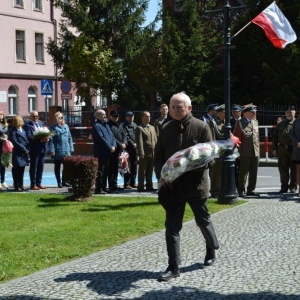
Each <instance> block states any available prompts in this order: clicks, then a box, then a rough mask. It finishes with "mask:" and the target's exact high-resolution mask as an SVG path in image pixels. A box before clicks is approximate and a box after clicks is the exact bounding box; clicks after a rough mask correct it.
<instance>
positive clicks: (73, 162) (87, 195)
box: [63, 156, 98, 201]
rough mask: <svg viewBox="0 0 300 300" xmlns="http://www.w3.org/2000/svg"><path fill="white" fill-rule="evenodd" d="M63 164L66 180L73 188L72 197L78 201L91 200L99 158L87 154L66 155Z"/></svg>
mask: <svg viewBox="0 0 300 300" xmlns="http://www.w3.org/2000/svg"><path fill="white" fill-rule="evenodd" d="M63 164H64V177H65V180H66V181H67V182H68V183H70V184H71V186H72V189H73V196H72V198H74V200H76V201H84V200H90V199H91V198H92V191H93V186H94V185H95V181H96V176H97V171H98V159H97V158H94V157H86V156H66V157H65V158H64V160H63Z"/></svg>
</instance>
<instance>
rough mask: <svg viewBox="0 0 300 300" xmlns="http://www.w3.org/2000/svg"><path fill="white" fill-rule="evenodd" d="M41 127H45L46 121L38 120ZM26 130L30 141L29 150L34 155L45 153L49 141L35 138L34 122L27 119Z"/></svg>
mask: <svg viewBox="0 0 300 300" xmlns="http://www.w3.org/2000/svg"><path fill="white" fill-rule="evenodd" d="M37 123H38V125H39V127H45V125H44V123H43V122H41V121H37ZM24 130H25V132H26V135H27V139H28V141H29V151H30V153H31V154H33V155H39V154H44V153H46V151H47V142H42V141H41V139H34V138H33V133H34V132H35V127H34V123H33V122H32V121H27V122H26V123H25V125H24Z"/></svg>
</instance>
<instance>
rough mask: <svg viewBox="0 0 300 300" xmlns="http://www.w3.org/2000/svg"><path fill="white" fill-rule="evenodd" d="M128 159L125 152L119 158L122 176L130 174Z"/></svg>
mask: <svg viewBox="0 0 300 300" xmlns="http://www.w3.org/2000/svg"><path fill="white" fill-rule="evenodd" d="M128 158H129V154H128V152H127V151H124V150H123V151H122V152H121V154H120V156H119V172H120V174H125V173H129V165H128Z"/></svg>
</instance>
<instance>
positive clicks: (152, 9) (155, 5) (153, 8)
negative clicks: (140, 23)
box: [144, 0, 161, 25]
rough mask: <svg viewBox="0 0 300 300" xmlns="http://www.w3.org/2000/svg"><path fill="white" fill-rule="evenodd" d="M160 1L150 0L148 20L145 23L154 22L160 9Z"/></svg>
mask: <svg viewBox="0 0 300 300" xmlns="http://www.w3.org/2000/svg"><path fill="white" fill-rule="evenodd" d="M159 2H161V0H150V1H149V5H148V11H147V13H146V22H145V23H144V25H148V24H149V23H150V22H152V21H153V20H154V19H155V16H156V14H157V10H158V9H159Z"/></svg>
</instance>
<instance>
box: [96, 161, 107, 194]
mask: <svg viewBox="0 0 300 300" xmlns="http://www.w3.org/2000/svg"><path fill="white" fill-rule="evenodd" d="M97 158H98V173H97V178H96V188H95V190H96V191H98V192H100V191H106V185H107V171H108V163H109V156H98V157H97Z"/></svg>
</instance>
